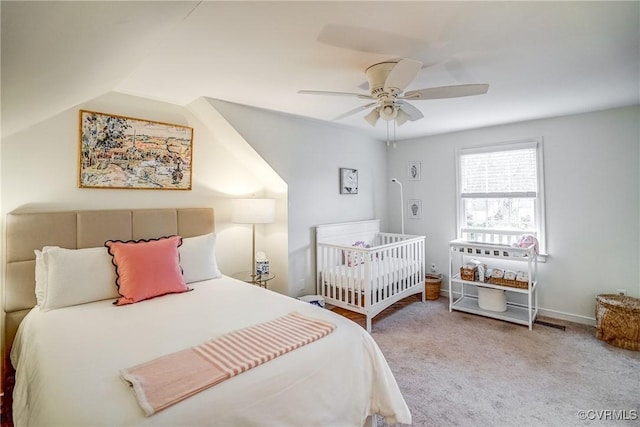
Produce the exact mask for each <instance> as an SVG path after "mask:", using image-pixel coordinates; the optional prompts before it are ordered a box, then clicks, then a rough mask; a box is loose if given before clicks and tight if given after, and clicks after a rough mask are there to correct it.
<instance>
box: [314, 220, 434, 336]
mask: <svg viewBox="0 0 640 427" xmlns="http://www.w3.org/2000/svg"><path fill="white" fill-rule="evenodd" d="M424 263H425V237H424V236H413V235H406V234H393V233H381V232H380V220H377V219H376V220H368V221H355V222H347V223H339V224H326V225H319V226H317V227H316V271H317V275H318V276H317V292H318V294H319V295H321V296H322V297H323V298H324V300H325V303H326V304H330V305H333V306H337V307H340V308H344V309H346V310H350V311H353V312H356V313H361V314H364V315H365V316H366V328H367V331H368V332H371V321H372V319H373V318H374V317H375V316H376V315H378V314H379V313H380V312H382V311H383V310H384V309H385V308H387V307H389V306H390V305H392V304H393V303H395V302H397V301H399V300H401V299H403V298H406V297H408V296H411V295H414V294H418V293H422V301H423V302H424V292H423V291H424V277H425V264H424Z"/></svg>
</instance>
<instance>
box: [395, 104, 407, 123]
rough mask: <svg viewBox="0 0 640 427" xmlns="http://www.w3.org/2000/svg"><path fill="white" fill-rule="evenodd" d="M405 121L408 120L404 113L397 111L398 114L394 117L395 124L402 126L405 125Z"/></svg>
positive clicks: (400, 110)
mask: <svg viewBox="0 0 640 427" xmlns="http://www.w3.org/2000/svg"><path fill="white" fill-rule="evenodd" d="M407 120H409V115H408V114H407V113H405V112H404V111H402V109H401V108H399V109H398V114H397V116H396V124H397V125H398V126H402V125H403V124H405V123H406V122H407Z"/></svg>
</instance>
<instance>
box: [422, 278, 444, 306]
mask: <svg viewBox="0 0 640 427" xmlns="http://www.w3.org/2000/svg"><path fill="white" fill-rule="evenodd" d="M440 285H442V274H427V275H426V277H425V279H424V288H425V299H427V300H436V299H438V298H440Z"/></svg>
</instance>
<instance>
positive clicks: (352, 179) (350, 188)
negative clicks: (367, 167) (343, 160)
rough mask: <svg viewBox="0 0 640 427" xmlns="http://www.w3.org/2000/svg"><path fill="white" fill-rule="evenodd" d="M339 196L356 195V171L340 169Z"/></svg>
mask: <svg viewBox="0 0 640 427" xmlns="http://www.w3.org/2000/svg"><path fill="white" fill-rule="evenodd" d="M340 194H358V169H350V168H340Z"/></svg>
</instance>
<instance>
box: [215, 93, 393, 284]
mask: <svg viewBox="0 0 640 427" xmlns="http://www.w3.org/2000/svg"><path fill="white" fill-rule="evenodd" d="M209 101H210V102H211V104H212V105H213V106H214V107H215V108H216V109H217V110H218V111H219V112H220V113H221V114H222V115H223V116H224V117H225V119H226V120H228V121H229V123H231V124H232V125H233V127H234V128H235V129H236V130H237V131H238V132H239V133H240V134H241V135H242V136H243V137H244V139H245V140H246V141H247V142H248V143H249V144H251V146H252V147H253V148H254V149H255V150H256V151H257V152H258V153H260V155H261V156H262V157H263V158H264V159H265V160H266V161H267V163H269V165H270V166H271V167H272V168H273V169H274V170H275V171H276V172H277V173H278V174H279V175H280V176H281V177H282V178H283V179H284V180H285V181H286V183H287V185H288V189H289V205H288V218H289V281H290V283H289V293H290V295H294V296H299V295H303V294H310V293H315V275H314V274H315V247H314V245H315V237H314V233H315V229H314V227H315V226H316V225H318V224H328V223H334V222H344V221H356V220H364V219H372V218H380V219H381V223H382V225H381V227H382V228H383V229H384V227H386V224H387V222H386V213H387V185H386V182H387V176H388V175H387V166H386V164H387V163H386V152H387V147H386V144H385V143H383V142H380V141H375V140H372V139H370V138H367V137H365V136H363V135H360V134H358V133H355V132H353V131H351V130H348V129H346V128H344V127H342V126H339V125H336V126H331V125H327V124H326V123H321V122H318V121H314V120H310V119H305V118H301V117H298V116H292V115H287V114H280V113H275V112H271V111H267V110H261V109H256V108H252V107H247V106H243V105H238V104H233V103H229V102H224V101H219V100H212V99H211V100H209ZM340 167H348V168H354V169H358V178H359V192H358V194H357V195H341V194H339V175H338V172H339V168H340ZM267 255H268V254H267Z"/></svg>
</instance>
